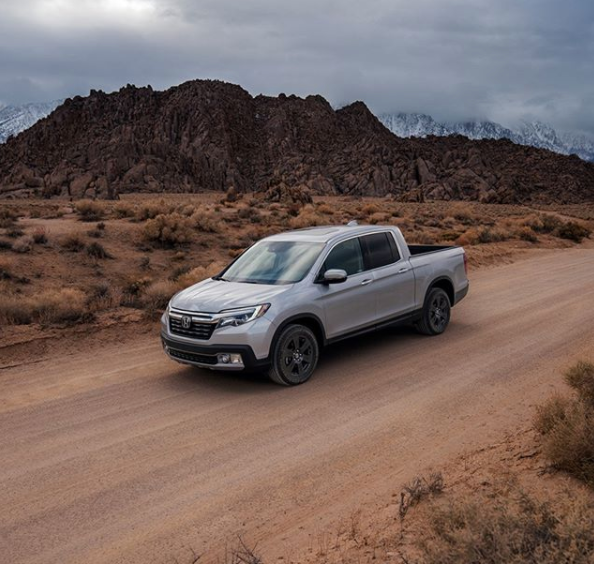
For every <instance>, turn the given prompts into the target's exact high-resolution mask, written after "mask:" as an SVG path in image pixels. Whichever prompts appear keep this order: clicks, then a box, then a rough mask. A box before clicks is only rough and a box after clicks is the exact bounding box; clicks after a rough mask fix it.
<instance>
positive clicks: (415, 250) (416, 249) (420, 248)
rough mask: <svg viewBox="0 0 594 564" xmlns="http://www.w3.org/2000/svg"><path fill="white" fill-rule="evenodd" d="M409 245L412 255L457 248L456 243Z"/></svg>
mask: <svg viewBox="0 0 594 564" xmlns="http://www.w3.org/2000/svg"><path fill="white" fill-rule="evenodd" d="M407 247H408V251H409V253H410V256H411V257H412V256H418V255H426V254H428V253H436V252H438V251H445V250H446V249H455V248H456V246H455V245H407Z"/></svg>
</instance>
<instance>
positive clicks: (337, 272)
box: [322, 268, 347, 284]
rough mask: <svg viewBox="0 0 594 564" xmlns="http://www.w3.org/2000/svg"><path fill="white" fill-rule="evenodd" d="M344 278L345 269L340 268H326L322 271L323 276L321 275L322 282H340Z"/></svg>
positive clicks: (345, 274) (345, 277) (345, 275)
mask: <svg viewBox="0 0 594 564" xmlns="http://www.w3.org/2000/svg"><path fill="white" fill-rule="evenodd" d="M346 279H347V273H346V271H345V270H342V269H340V268H331V269H330V270H326V272H324V276H322V282H323V283H324V284H340V283H341V282H344V281H345V280H346Z"/></svg>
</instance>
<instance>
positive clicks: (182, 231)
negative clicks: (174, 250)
mask: <svg viewBox="0 0 594 564" xmlns="http://www.w3.org/2000/svg"><path fill="white" fill-rule="evenodd" d="M142 236H143V238H144V239H145V240H146V241H150V242H152V243H158V244H159V245H161V246H163V247H169V248H171V247H177V246H179V245H186V244H188V243H190V242H191V241H192V240H193V238H194V230H193V224H192V219H191V218H188V217H185V216H183V215H181V214H179V213H177V212H173V213H169V214H160V215H157V216H156V217H155V218H154V219H149V220H147V222H146V224H145V225H144V226H143V229H142Z"/></svg>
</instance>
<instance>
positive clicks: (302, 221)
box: [289, 204, 328, 229]
mask: <svg viewBox="0 0 594 564" xmlns="http://www.w3.org/2000/svg"><path fill="white" fill-rule="evenodd" d="M327 223H328V221H327V220H326V219H325V218H324V217H323V216H321V215H320V214H318V213H317V212H316V210H315V209H314V208H313V206H312V205H311V204H308V205H306V206H305V207H304V208H303V209H302V210H301V211H300V212H299V215H297V216H296V217H292V218H291V219H290V220H289V226H290V227H291V229H304V228H306V227H314V226H316V225H326V224H327Z"/></svg>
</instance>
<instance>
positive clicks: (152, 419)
mask: <svg viewBox="0 0 594 564" xmlns="http://www.w3.org/2000/svg"><path fill="white" fill-rule="evenodd" d="M471 274H472V275H471V283H472V286H471V292H470V294H469V296H468V298H467V299H466V300H464V301H463V302H462V303H461V304H460V305H459V306H458V307H456V308H455V309H454V312H453V321H452V324H451V326H450V328H449V329H448V331H447V332H446V334H444V335H443V336H440V337H437V338H427V337H422V336H419V335H417V334H415V333H414V332H413V331H411V330H407V329H401V330H388V331H384V332H382V333H380V334H376V335H373V336H369V337H365V338H359V339H357V340H356V341H348V342H345V343H342V344H340V345H336V346H334V347H332V348H330V349H328V350H327V351H326V354H325V355H324V357H323V360H322V362H321V365H320V367H319V369H318V372H317V373H316V375H315V377H314V379H313V380H312V381H311V382H309V383H308V384H307V385H305V386H301V387H298V388H293V389H284V388H280V387H276V386H273V385H272V384H269V383H268V382H267V381H266V380H264V379H262V378H258V377H249V378H247V377H241V376H239V375H232V376H229V375H220V374H215V373H211V372H207V371H201V370H198V369H191V368H187V367H181V366H178V365H176V364H174V363H172V362H171V361H169V360H167V359H166V358H165V356H164V355H163V353H162V351H161V349H160V344H159V341H158V336H157V334H152V335H139V336H136V337H135V336H134V335H131V334H129V333H128V334H126V335H122V340H121V342H119V343H118V342H113V341H111V342H109V343H106V344H101V343H96V344H95V345H93V344H89V345H88V346H85V348H84V349H81V350H80V351H78V352H70V353H68V354H64V355H62V354H60V351H59V349H57V350H56V351H55V352H54V353H52V354H49V355H48V356H47V357H45V358H42V359H32V361H35V360H36V362H32V363H31V364H30V365H20V366H16V367H13V368H8V369H4V370H2V371H0V383H1V386H2V388H1V389H2V392H1V395H0V428H1V429H2V433H1V435H0V554H2V559H3V560H4V561H6V562H11V563H19V562H44V563H53V562H56V563H58V562H59V563H61V564H64V563H75V562H76V563H78V562H85V563H99V562H102V563H108V562H109V563H114V562H143V563H153V562H173V561H176V560H177V561H179V562H187V561H191V554H192V550H193V551H195V552H196V553H197V554H203V556H202V558H201V560H200V561H201V562H206V561H210V560H213V559H217V558H220V557H221V555H222V550H223V549H224V545H225V543H226V542H233V539H234V538H235V536H236V535H237V534H242V535H243V536H244V537H245V538H246V539H248V540H249V541H250V542H251V543H254V542H258V544H259V549H260V552H261V553H263V554H264V555H265V557H266V560H267V562H271V561H275V560H276V559H277V558H281V557H282V558H283V559H284V560H285V561H287V560H288V559H297V558H298V555H299V553H301V552H303V551H307V550H308V548H311V547H312V546H313V545H314V544H316V543H319V539H320V535H323V532H324V531H325V530H327V529H328V527H332V526H333V525H334V524H336V523H338V522H339V521H340V520H342V519H344V518H345V517H346V516H348V515H351V514H352V513H353V511H355V510H356V509H358V508H360V507H366V508H373V507H374V505H375V504H379V505H381V506H384V505H385V501H386V500H387V499H389V497H390V496H391V495H392V494H393V493H394V491H395V490H397V489H398V487H399V486H400V485H401V484H402V483H403V482H405V481H407V480H408V479H410V478H411V477H413V476H414V475H416V474H418V473H419V472H421V471H423V470H424V469H426V468H428V467H434V468H439V467H442V466H443V465H444V464H445V461H448V460H452V459H454V458H456V457H458V456H460V455H461V454H462V453H464V452H465V451H468V450H469V449H472V448H476V447H478V446H480V445H482V444H488V443H489V442H493V441H496V440H497V438H498V437H500V436H501V435H502V434H503V433H505V432H508V431H509V430H510V429H514V428H525V426H526V424H527V422H528V421H529V420H530V418H531V417H532V413H533V406H534V405H535V404H536V403H539V402H540V401H542V400H543V399H544V398H545V397H548V396H549V395H550V394H551V392H552V391H553V389H554V388H555V387H556V386H559V372H560V370H562V369H563V368H564V367H566V366H567V365H568V364H570V363H571V362H573V361H574V360H575V359H576V358H579V357H590V358H591V356H592V350H593V349H594V323H593V322H592V309H593V306H594V245H592V243H588V244H587V245H584V246H581V247H577V248H573V249H564V250H560V251H550V250H549V251H534V252H532V253H531V255H530V257H529V258H527V259H526V260H522V261H521V262H516V263H514V264H510V265H504V266H499V267H496V268H490V269H483V270H480V271H478V272H476V273H471ZM126 331H127V332H131V331H133V326H130V325H128V326H126ZM379 505H378V506H379Z"/></svg>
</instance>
